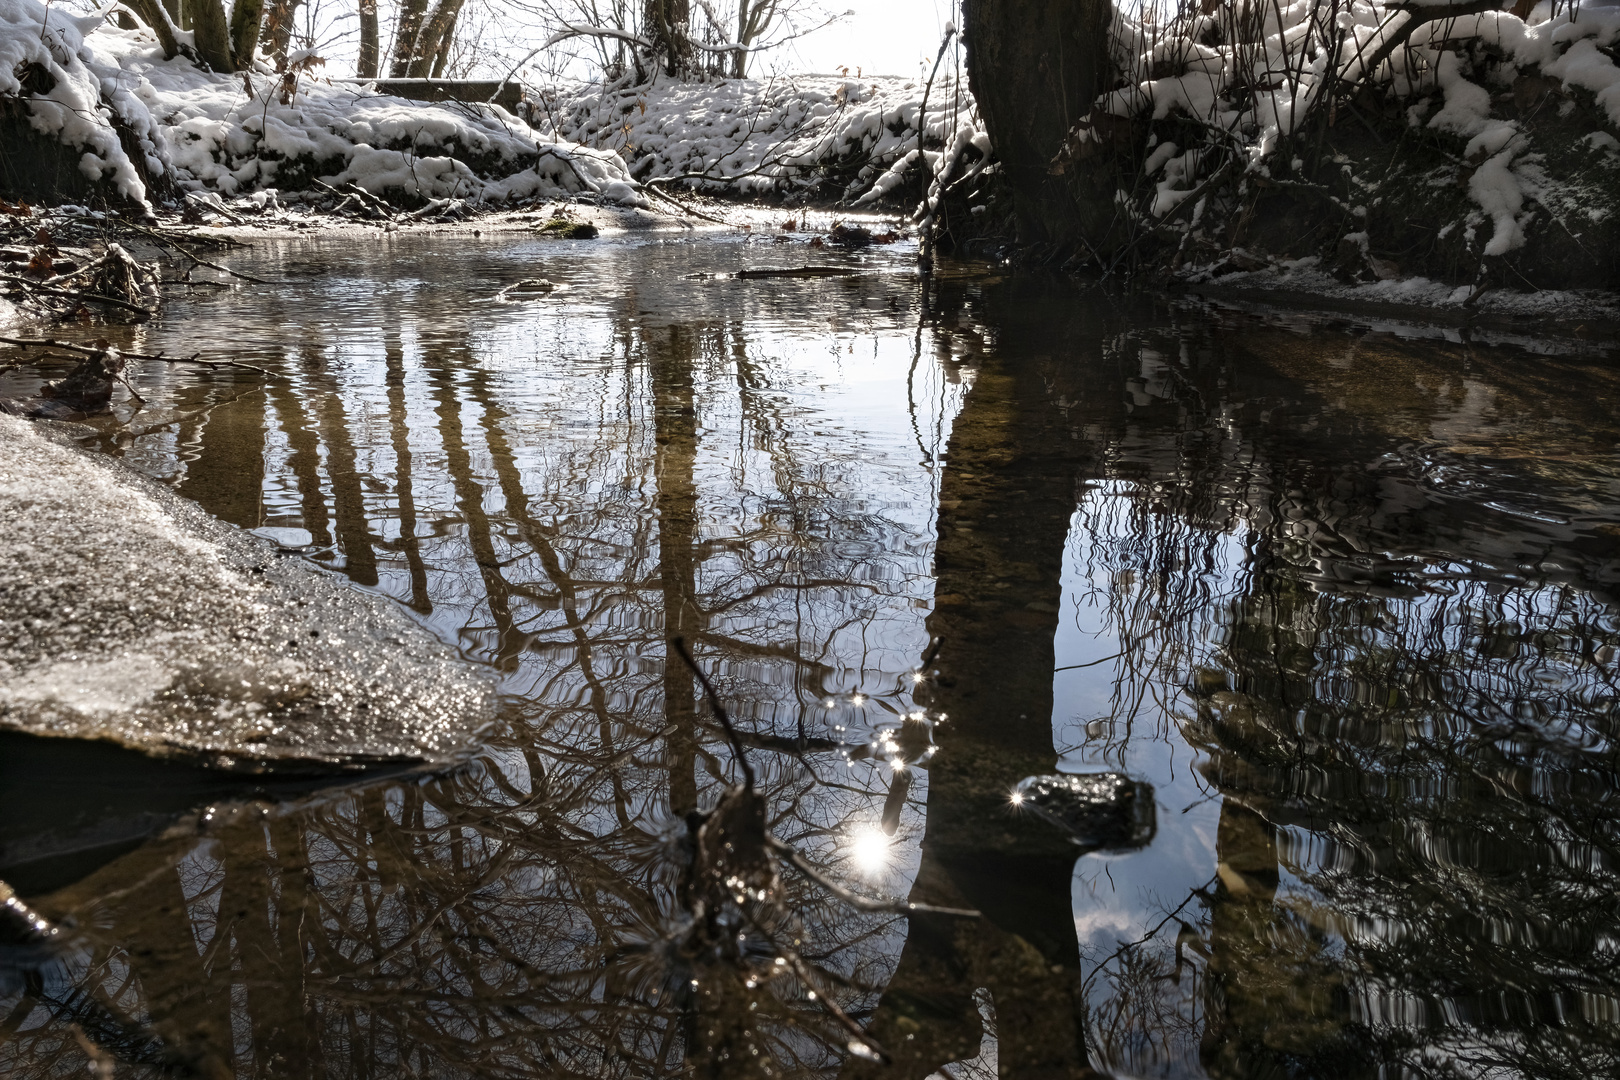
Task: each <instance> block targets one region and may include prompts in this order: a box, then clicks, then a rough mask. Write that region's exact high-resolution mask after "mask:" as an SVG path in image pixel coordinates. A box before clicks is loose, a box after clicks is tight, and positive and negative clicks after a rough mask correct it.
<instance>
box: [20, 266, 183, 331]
mask: <svg viewBox="0 0 1620 1080" xmlns="http://www.w3.org/2000/svg"><path fill="white" fill-rule="evenodd" d="M0 281H4V282H5V283H7V284H8V285H20V286H22V287H23V288H25V289H32V290H33V291H34V292H37V293H43V294H45V295H46V296H59V297H62V298H63V299H66V300H77V301H79V302H80V303H83V302H84V301H86V300H88V301H91V302H92V303H97V304H110V305H112V306H113V307H116V308H123V309H124V310H125V311H132V312H134V313H135V314H137V315H139V316H140V317H141V318H140V321H141V322H145V321H146V320H147V319H150V318H151V317H152V313H151V312H150V311H148V310H147V309H146V308H143V307H141V306H140V305H139V304H131V303H129V302H127V301H124V300H119V299H118V298H116V297H112V296H102V295H101V294H99V293H91V292H74V291H70V290H68V289H53V288H51V287H50V286H48V285H41V284H40V283H39V282H37V281H30V280H29V279H28V278H25V277H16V276H15V275H12V274H0Z"/></svg>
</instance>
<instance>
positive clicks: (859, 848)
mask: <svg viewBox="0 0 1620 1080" xmlns="http://www.w3.org/2000/svg"><path fill="white" fill-rule="evenodd" d="M849 857H850V861H852V862H853V863H854V864H855V866H856V868H857V869H858V870H860V872H861V873H863V874H876V873H879V872H881V871H882V870H883V869H884V868H886V867H887V866H888V865H889V838H888V837H887V836H884V835H883V833H882V832H880V831H879V830H877V829H862V830H861V831H860V832H858V833H856V834H855V835H854V836H852V837H851V838H850V844H849Z"/></svg>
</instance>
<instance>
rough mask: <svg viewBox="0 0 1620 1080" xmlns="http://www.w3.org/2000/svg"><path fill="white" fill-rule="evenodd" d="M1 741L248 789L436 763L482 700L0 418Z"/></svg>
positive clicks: (429, 652)
mask: <svg viewBox="0 0 1620 1080" xmlns="http://www.w3.org/2000/svg"><path fill="white" fill-rule="evenodd" d="M0 519H3V520H4V521H5V522H6V528H5V530H4V531H3V533H0V566H4V568H5V571H4V576H3V577H0V727H3V728H9V729H11V730H15V731H22V732H28V733H31V734H35V735H47V736H62V737H70V738H81V739H104V740H109V741H112V742H116V743H120V744H123V745H125V746H129V747H133V748H136V749H139V750H144V751H146V752H149V753H154V754H163V755H182V756H190V757H199V758H202V759H204V760H207V761H209V762H210V763H212V764H215V765H219V766H222V767H226V768H232V769H240V770H246V771H262V770H266V769H286V768H289V767H294V766H307V765H317V766H324V767H332V766H357V765H365V764H376V763H385V762H387V763H414V762H441V761H447V760H450V759H452V758H454V757H456V756H457V755H459V754H461V753H463V752H465V751H466V750H468V749H470V748H471V746H472V744H473V743H474V741H475V740H476V738H477V736H478V733H479V731H480V730H481V729H482V728H483V726H484V725H485V724H486V723H487V722H488V721H489V719H490V718H491V717H492V715H493V711H494V689H493V685H492V683H491V681H490V680H489V679H488V678H487V677H486V676H485V675H484V674H483V673H482V672H480V671H478V670H477V669H475V668H473V667H472V666H471V665H469V664H466V663H465V662H463V661H462V660H460V659H459V658H458V657H457V656H455V655H454V654H453V653H452V652H451V651H450V650H449V649H447V648H446V647H445V646H444V645H442V644H441V643H440V642H439V641H438V640H437V639H436V638H434V637H433V636H432V635H431V634H430V633H428V632H427V631H426V630H424V629H422V628H421V627H419V626H418V625H417V624H415V623H413V622H412V621H411V620H410V619H409V618H408V617H406V616H405V615H404V614H403V613H401V612H399V611H398V610H397V609H395V608H393V607H392V606H391V605H390V604H389V603H388V602H387V601H386V600H383V599H381V598H378V597H375V596H371V595H368V594H364V593H361V592H359V591H358V590H356V589H354V588H352V587H349V586H347V585H345V584H343V583H340V582H339V581H338V580H336V579H335V578H332V577H330V576H328V575H326V574H325V573H323V572H321V571H319V570H317V569H315V568H314V567H312V566H310V565H308V564H307V563H304V562H302V561H301V560H298V559H296V558H293V557H288V556H285V555H281V554H278V553H277V552H276V551H275V549H274V548H273V547H271V546H270V545H268V544H266V543H265V542H263V541H261V540H259V539H257V538H254V537H250V536H247V535H244V534H242V533H239V532H238V531H236V530H234V529H232V528H231V527H230V526H227V525H224V524H222V523H220V522H219V521H217V520H215V519H214V518H212V517H210V516H208V515H207V514H206V513H204V512H203V511H201V510H199V509H198V508H197V507H195V506H194V505H192V504H190V503H188V502H186V501H185V500H183V499H181V498H179V497H177V496H175V495H173V494H172V493H170V492H169V491H168V490H166V489H164V488H162V487H161V486H159V485H158V484H156V483H153V482H151V481H149V480H146V479H145V478H143V477H140V476H137V475H135V474H134V473H132V472H130V471H129V470H127V469H125V468H124V467H123V466H121V465H120V464H118V463H117V462H114V461H111V460H107V459H100V458H96V457H93V456H92V455H90V454H88V453H86V452H83V451H81V450H78V449H76V448H73V447H69V446H64V445H59V444H57V443H56V442H53V441H51V440H50V439H49V438H47V437H46V436H45V435H44V434H43V433H42V432H41V431H40V430H38V429H36V428H34V427H33V426H31V425H30V424H28V423H27V422H26V421H23V420H19V419H15V418H12V417H8V416H0Z"/></svg>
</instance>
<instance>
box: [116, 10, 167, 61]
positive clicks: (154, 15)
mask: <svg viewBox="0 0 1620 1080" xmlns="http://www.w3.org/2000/svg"><path fill="white" fill-rule="evenodd" d="M128 3H129V7H130V10H132V11H134V12H135V14H137V15H139V16H140V17H141V21H142V22H144V23H145V24H146V25H147V26H149V27H151V28H152V33H154V34H156V35H157V39H158V44H159V45H161V46H162V47H163V59H165V60H173V59H174V58H175V57H176V56H178V55H180V43H179V41H177V40H176V39H175V36H174V31H175V26H174V20H173V19H172V18H171V17H170V14H169V11H168V9H167V8H166V7H164V5H162V4H160V3H158V0H128Z"/></svg>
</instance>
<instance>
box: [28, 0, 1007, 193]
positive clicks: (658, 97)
mask: <svg viewBox="0 0 1620 1080" xmlns="http://www.w3.org/2000/svg"><path fill="white" fill-rule="evenodd" d="M109 10H110V9H109ZM296 59H305V60H307V61H308V64H307V65H305V66H312V65H313V64H314V62H315V61H316V60H317V59H318V58H316V57H313V56H310V57H307V58H296ZM29 64H38V65H40V66H41V67H42V68H43V69H44V70H45V71H46V72H47V73H48V74H49V75H50V77H51V78H53V79H54V80H55V86H54V87H53V88H52V89H51V90H50V92H49V93H47V94H45V95H43V96H34V97H27V96H26V94H25V92H24V90H23V85H22V82H21V81H20V79H19V77H18V72H20V71H22V70H23V69H24V68H25V67H26V66H27V65H29ZM289 70H294V71H298V70H300V67H299V65H292V66H291V67H290V68H289ZM288 78H293V77H289V76H283V75H280V74H274V73H271V71H270V69H269V67H268V66H267V65H265V64H263V63H260V64H257V65H256V66H255V68H254V70H251V71H245V72H241V73H238V74H235V75H218V74H213V73H209V72H205V71H202V70H199V69H198V68H197V66H196V65H194V64H193V63H192V62H191V61H190V60H188V59H186V58H185V57H184V56H179V57H176V58H174V59H172V60H165V59H164V57H163V54H162V51H161V49H160V48H159V47H158V45H157V43H156V41H155V40H154V37H153V35H152V34H151V33H150V32H148V31H146V30H144V29H141V30H121V29H119V28H117V27H116V26H114V25H112V24H111V23H107V22H104V21H103V20H102V18H100V17H93V18H88V19H78V20H74V19H71V18H68V17H66V16H64V15H63V14H62V13H61V12H60V11H58V10H54V9H52V8H50V7H48V6H47V5H45V4H42V3H40V2H39V0H0V94H5V93H12V94H20V95H23V96H25V98H26V100H27V101H28V103H29V106H30V108H31V111H32V113H33V123H34V125H35V127H37V128H38V129H39V130H40V131H42V132H45V133H48V134H52V135H55V136H56V137H57V138H58V139H59V140H60V141H61V142H62V143H63V144H64V145H67V146H71V147H74V148H77V149H79V150H81V151H82V153H81V156H80V168H81V169H82V170H83V171H84V173H85V174H86V175H87V176H90V177H91V178H93V179H98V180H105V181H107V182H109V184H110V186H111V187H112V189H113V190H115V191H117V192H118V193H119V194H121V195H123V196H125V197H126V198H128V199H129V200H131V201H133V202H135V203H137V204H142V205H147V206H150V203H149V198H148V196H149V193H150V192H149V189H150V188H151V186H152V181H153V180H154V179H155V178H158V177H164V178H166V179H168V180H171V181H173V182H174V184H175V185H176V186H177V187H178V188H179V189H180V190H181V191H182V192H191V193H209V194H215V195H218V196H222V197H224V198H227V199H231V198H236V197H241V196H244V195H248V194H252V193H256V192H273V191H275V190H277V189H293V188H302V187H306V186H308V185H309V181H310V180H311V179H316V180H320V181H322V182H323V183H325V184H328V185H332V186H340V185H344V184H354V185H356V186H358V187H360V188H362V189H364V190H366V191H368V192H370V193H372V194H374V195H382V194H384V193H389V194H393V195H403V196H405V197H407V198H410V199H414V200H418V201H428V200H436V199H464V200H468V201H469V202H473V203H484V204H500V203H506V202H512V201H516V200H526V199H530V198H535V197H542V198H557V197H569V196H574V195H591V196H596V197H598V198H600V199H602V200H605V201H607V202H613V203H618V204H621V205H626V206H637V207H642V206H646V205H647V203H646V196H645V194H644V192H643V190H642V188H641V182H642V181H670V180H674V179H676V178H688V177H690V178H693V179H694V180H695V181H696V182H697V183H698V184H700V185H701V186H707V187H711V188H718V187H726V188H729V189H730V190H733V191H736V192H739V193H743V194H749V193H759V192H763V191H771V190H791V189H793V188H796V187H805V186H817V185H820V184H822V183H825V182H826V181H827V179H828V177H829V176H830V175H833V174H836V175H837V177H838V179H839V181H840V182H841V183H843V182H845V181H847V189H846V190H845V191H844V192H843V194H844V195H845V196H846V197H848V198H855V197H856V196H857V195H860V194H862V193H865V195H866V200H865V201H872V200H874V199H876V198H879V197H881V196H882V195H884V194H886V193H888V192H889V191H891V190H893V189H894V188H895V187H896V186H897V185H898V184H899V183H900V182H901V181H902V180H903V179H904V177H905V174H906V171H907V170H908V169H910V168H917V167H918V166H919V165H922V166H926V167H927V168H928V169H929V170H930V172H931V173H932V174H933V175H934V176H935V178H936V188H937V187H938V186H940V185H939V183H938V181H939V179H940V178H944V177H948V176H950V175H951V173H952V170H953V169H955V168H956V167H957V166H958V165H959V164H960V163H961V162H962V161H963V160H973V159H975V158H983V156H984V155H985V154H986V153H987V152H988V146H989V143H988V139H987V138H986V137H985V135H984V132H983V130H982V127H981V125H980V124H979V123H978V120H977V115H976V113H975V112H974V109H973V105H972V101H971V99H970V98H969V97H968V95H967V93H966V91H965V87H964V86H963V85H961V83H960V80H959V79H956V78H955V77H951V78H946V79H941V80H940V82H939V83H938V84H936V85H935V86H934V87H933V88H932V95H931V96H930V97H929V100H928V105H927V115H926V116H923V115H922V110H923V101H922V99H923V96H924V94H925V92H927V87H926V85H925V84H924V83H923V82H922V81H919V80H906V79H898V78H875V79H849V78H843V77H834V76H808V77H803V78H793V79H775V80H771V81H769V82H757V81H750V80H718V81H708V82H700V83H678V82H668V81H665V82H662V83H655V84H654V85H650V86H642V87H627V86H623V85H618V84H612V85H603V84H589V85H585V86H582V87H581V86H576V87H572V88H569V89H568V90H566V91H561V92H559V91H551V92H549V93H547V94H544V95H541V99H540V100H539V101H538V102H532V103H530V104H532V105H533V107H532V108H529V109H527V113H528V115H527V122H526V120H525V119H523V118H519V117H518V116H514V115H512V114H511V113H508V112H507V111H505V110H504V109H502V108H500V107H499V106H496V105H493V104H465V103H458V102H433V103H428V102H419V101H408V100H405V99H402V98H397V97H392V96H389V95H386V94H380V93H377V92H376V88H375V86H374V85H372V84H362V83H352V82H351V83H334V82H332V81H330V80H327V79H322V78H317V77H315V76H314V75H312V74H311V73H309V72H307V71H305V72H302V73H301V74H298V75H296V77H295V84H294V86H293V88H292V90H291V92H290V93H289V92H288V88H287V79H288ZM531 123H532V124H533V125H534V126H532V127H531V126H530V124H531ZM120 128H123V129H125V130H126V131H127V132H128V133H130V134H131V135H133V139H132V140H129V141H128V143H127V145H130V146H131V147H132V149H131V150H130V151H126V149H125V145H126V143H121V142H120V138H119V129H120ZM919 134H920V135H921V136H922V139H921V145H919ZM980 164H981V166H982V162H981V163H980ZM937 195H938V191H937V190H936V191H935V192H934V196H935V197H937Z"/></svg>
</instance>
